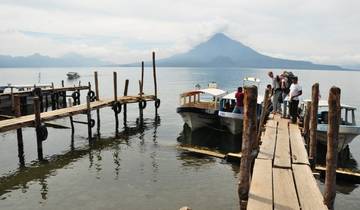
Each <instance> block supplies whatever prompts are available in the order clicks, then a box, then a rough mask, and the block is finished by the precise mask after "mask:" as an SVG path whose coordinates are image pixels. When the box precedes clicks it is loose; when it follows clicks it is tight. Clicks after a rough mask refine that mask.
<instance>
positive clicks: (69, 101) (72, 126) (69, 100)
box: [68, 98, 75, 135]
mask: <svg viewBox="0 0 360 210" xmlns="http://www.w3.org/2000/svg"><path fill="white" fill-rule="evenodd" d="M68 104H69V107H72V103H71V98H69V99H68ZM69 118H70V126H71V134H72V135H73V134H74V133H75V127H74V119H73V117H72V116H71V115H70V117H69Z"/></svg>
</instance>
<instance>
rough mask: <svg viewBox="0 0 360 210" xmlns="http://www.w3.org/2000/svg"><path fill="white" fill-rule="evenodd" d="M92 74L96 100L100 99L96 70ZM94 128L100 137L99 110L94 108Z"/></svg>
mask: <svg viewBox="0 0 360 210" xmlns="http://www.w3.org/2000/svg"><path fill="white" fill-rule="evenodd" d="M94 76H95V95H96V100H97V101H98V100H100V96H99V80H98V73H97V71H95V72H94ZM96 119H97V122H96V128H97V133H98V137H99V138H100V110H99V109H96Z"/></svg>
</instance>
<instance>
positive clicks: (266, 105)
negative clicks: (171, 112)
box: [194, 88, 270, 149]
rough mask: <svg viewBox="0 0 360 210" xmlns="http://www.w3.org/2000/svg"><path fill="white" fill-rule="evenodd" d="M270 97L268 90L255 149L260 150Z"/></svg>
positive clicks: (266, 90)
mask: <svg viewBox="0 0 360 210" xmlns="http://www.w3.org/2000/svg"><path fill="white" fill-rule="evenodd" d="M269 97H270V90H269V89H267V88H266V89H265V95H264V101H263V106H262V110H261V115H260V122H259V126H258V132H257V138H256V141H255V145H254V149H258V148H259V144H260V138H261V132H262V128H263V126H264V123H265V118H266V115H267V113H268V108H269ZM194 101H195V100H194Z"/></svg>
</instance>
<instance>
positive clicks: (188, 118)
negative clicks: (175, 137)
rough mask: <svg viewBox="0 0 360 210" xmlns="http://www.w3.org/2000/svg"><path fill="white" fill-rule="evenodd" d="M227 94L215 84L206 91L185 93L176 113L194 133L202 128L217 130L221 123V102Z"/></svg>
mask: <svg viewBox="0 0 360 210" xmlns="http://www.w3.org/2000/svg"><path fill="white" fill-rule="evenodd" d="M225 94H226V92H225V91H224V90H221V89H218V88H217V85H215V83H211V84H209V87H208V88H205V89H196V90H191V91H188V92H184V93H182V94H181V95H180V106H179V107H178V108H177V110H176V112H177V113H179V114H180V116H181V117H182V119H183V121H184V123H185V124H186V125H187V126H189V127H190V128H191V130H192V131H194V130H196V129H199V128H201V127H210V128H215V127H217V126H218V123H219V118H218V111H219V107H220V106H219V102H220V99H221V98H222V96H224V95H225Z"/></svg>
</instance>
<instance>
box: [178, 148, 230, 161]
mask: <svg viewBox="0 0 360 210" xmlns="http://www.w3.org/2000/svg"><path fill="white" fill-rule="evenodd" d="M177 148H178V149H182V150H186V151H188V152H193V153H197V154H202V155H209V156H213V157H218V158H222V159H224V158H225V157H226V155H225V154H222V153H219V152H215V151H210V150H206V149H201V148H194V147H186V146H177Z"/></svg>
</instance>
